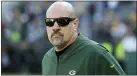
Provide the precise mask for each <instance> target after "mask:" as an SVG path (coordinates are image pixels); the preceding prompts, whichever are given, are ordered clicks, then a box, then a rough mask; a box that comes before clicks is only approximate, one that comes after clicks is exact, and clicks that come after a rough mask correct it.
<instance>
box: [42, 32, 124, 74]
mask: <svg viewBox="0 0 137 76" xmlns="http://www.w3.org/2000/svg"><path fill="white" fill-rule="evenodd" d="M42 74H43V75H114V74H115V75H125V73H124V71H123V70H122V68H121V67H120V65H119V64H118V62H117V60H116V59H115V58H114V57H113V56H112V55H111V54H110V53H109V52H108V51H107V50H106V49H105V48H104V47H102V46H101V45H99V44H98V43H96V42H94V41H92V40H89V39H88V38H86V37H84V36H83V35H81V34H79V35H78V37H77V39H76V40H75V41H74V42H73V43H72V44H71V45H70V46H69V47H68V48H67V49H66V50H65V52H64V53H63V54H61V55H60V57H59V59H58V58H57V56H56V53H55V48H52V49H50V50H49V51H48V52H47V53H46V54H45V56H44V58H43V60H42Z"/></svg>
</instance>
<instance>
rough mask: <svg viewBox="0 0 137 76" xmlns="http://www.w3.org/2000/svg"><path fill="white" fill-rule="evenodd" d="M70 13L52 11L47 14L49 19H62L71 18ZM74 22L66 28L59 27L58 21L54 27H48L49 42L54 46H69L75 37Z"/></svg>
mask: <svg viewBox="0 0 137 76" xmlns="http://www.w3.org/2000/svg"><path fill="white" fill-rule="evenodd" d="M69 15H70V14H69V13H68V12H65V11H63V10H60V11H58V9H56V10H52V11H50V12H48V13H47V18H60V17H69ZM74 31H75V28H74V22H73V21H70V22H69V24H68V25H66V26H59V24H58V23H57V21H55V23H54V25H53V26H47V34H48V38H49V41H50V42H51V44H52V45H54V46H60V45H65V44H67V43H68V42H69V41H70V40H71V37H72V36H73V35H74Z"/></svg>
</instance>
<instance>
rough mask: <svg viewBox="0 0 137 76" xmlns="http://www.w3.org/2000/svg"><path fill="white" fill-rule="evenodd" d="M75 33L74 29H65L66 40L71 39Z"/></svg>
mask: <svg viewBox="0 0 137 76" xmlns="http://www.w3.org/2000/svg"><path fill="white" fill-rule="evenodd" d="M73 33H74V30H73V27H69V28H66V29H64V35H65V36H64V37H65V39H66V40H68V39H70V37H72V35H73Z"/></svg>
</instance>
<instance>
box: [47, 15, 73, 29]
mask: <svg viewBox="0 0 137 76" xmlns="http://www.w3.org/2000/svg"><path fill="white" fill-rule="evenodd" d="M48 19H49V22H52V23H51V25H50V24H48V22H46V20H48ZM51 19H53V20H51ZM61 19H64V24H63V22H62V23H61ZM75 19H76V18H69V17H59V18H45V24H46V26H49V27H52V26H54V23H55V22H57V24H58V25H59V26H61V27H65V26H67V25H68V24H69V23H70V22H71V21H74V20H75ZM66 20H67V21H66Z"/></svg>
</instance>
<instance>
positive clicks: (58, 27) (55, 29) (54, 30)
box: [52, 22, 60, 32]
mask: <svg viewBox="0 0 137 76" xmlns="http://www.w3.org/2000/svg"><path fill="white" fill-rule="evenodd" d="M59 30H60V26H59V25H58V23H57V22H55V23H54V26H53V29H52V31H53V32H57V31H59Z"/></svg>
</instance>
